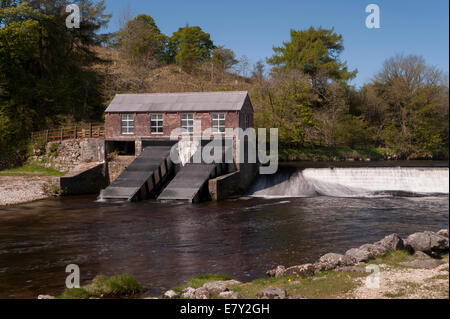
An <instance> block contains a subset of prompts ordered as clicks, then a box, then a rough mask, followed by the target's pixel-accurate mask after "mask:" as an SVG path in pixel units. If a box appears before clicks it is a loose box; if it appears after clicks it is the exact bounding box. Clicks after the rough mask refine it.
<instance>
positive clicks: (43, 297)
mask: <svg viewBox="0 0 450 319" xmlns="http://www.w3.org/2000/svg"><path fill="white" fill-rule="evenodd" d="M37 299H56V297H54V296H50V295H39V296H38V298H37Z"/></svg>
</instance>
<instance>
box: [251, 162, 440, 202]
mask: <svg viewBox="0 0 450 319" xmlns="http://www.w3.org/2000/svg"><path fill="white" fill-rule="evenodd" d="M390 193H394V194H399V193H405V194H418V195H420V194H448V193H449V171H448V168H445V167H439V168H438V167H355V168H349V167H345V168H344V167H340V168H306V169H303V170H301V169H297V170H296V169H293V168H285V169H284V170H280V171H279V172H278V173H277V174H275V175H273V176H272V175H262V176H260V177H259V178H258V181H257V183H256V184H255V185H254V186H253V188H252V190H251V191H250V195H252V196H255V197H313V196H332V197H367V196H369V197H370V196H380V195H381V196H383V195H389V194H390Z"/></svg>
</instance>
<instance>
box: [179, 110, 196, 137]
mask: <svg viewBox="0 0 450 319" xmlns="http://www.w3.org/2000/svg"><path fill="white" fill-rule="evenodd" d="M181 128H182V129H184V130H185V131H184V132H186V133H193V132H194V114H192V113H183V114H181Z"/></svg>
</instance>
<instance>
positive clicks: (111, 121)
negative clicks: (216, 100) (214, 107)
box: [105, 101, 253, 140]
mask: <svg viewBox="0 0 450 319" xmlns="http://www.w3.org/2000/svg"><path fill="white" fill-rule="evenodd" d="M246 104H247V103H246ZM248 104H250V101H248ZM244 112H245V114H250V115H251V123H253V115H252V112H253V109H252V108H251V104H250V106H249V105H247V107H246V108H245V110H244V109H243V112H221V113H225V114H226V116H225V127H226V128H237V127H239V126H240V125H244V123H245V122H244V117H243V115H242V114H240V113H244ZM193 113H194V120H197V121H200V122H201V125H202V127H201V129H202V130H205V129H207V128H211V125H212V113H210V112H193ZM180 114H181V113H163V134H151V133H150V113H134V134H122V124H121V114H118V113H106V114H105V137H106V138H107V139H129V140H134V139H135V138H137V137H140V138H142V137H147V138H148V137H155V138H158V137H169V136H170V133H171V132H172V130H174V129H176V128H179V127H180V126H181V116H180ZM252 126H253V124H252Z"/></svg>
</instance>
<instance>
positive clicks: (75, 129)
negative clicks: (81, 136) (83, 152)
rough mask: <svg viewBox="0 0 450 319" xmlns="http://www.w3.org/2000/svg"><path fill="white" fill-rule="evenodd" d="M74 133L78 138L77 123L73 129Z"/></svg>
mask: <svg viewBox="0 0 450 319" xmlns="http://www.w3.org/2000/svg"><path fill="white" fill-rule="evenodd" d="M73 135H74V138H75V139H77V136H78V131H77V126H76V125H75V128H74V130H73Z"/></svg>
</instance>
